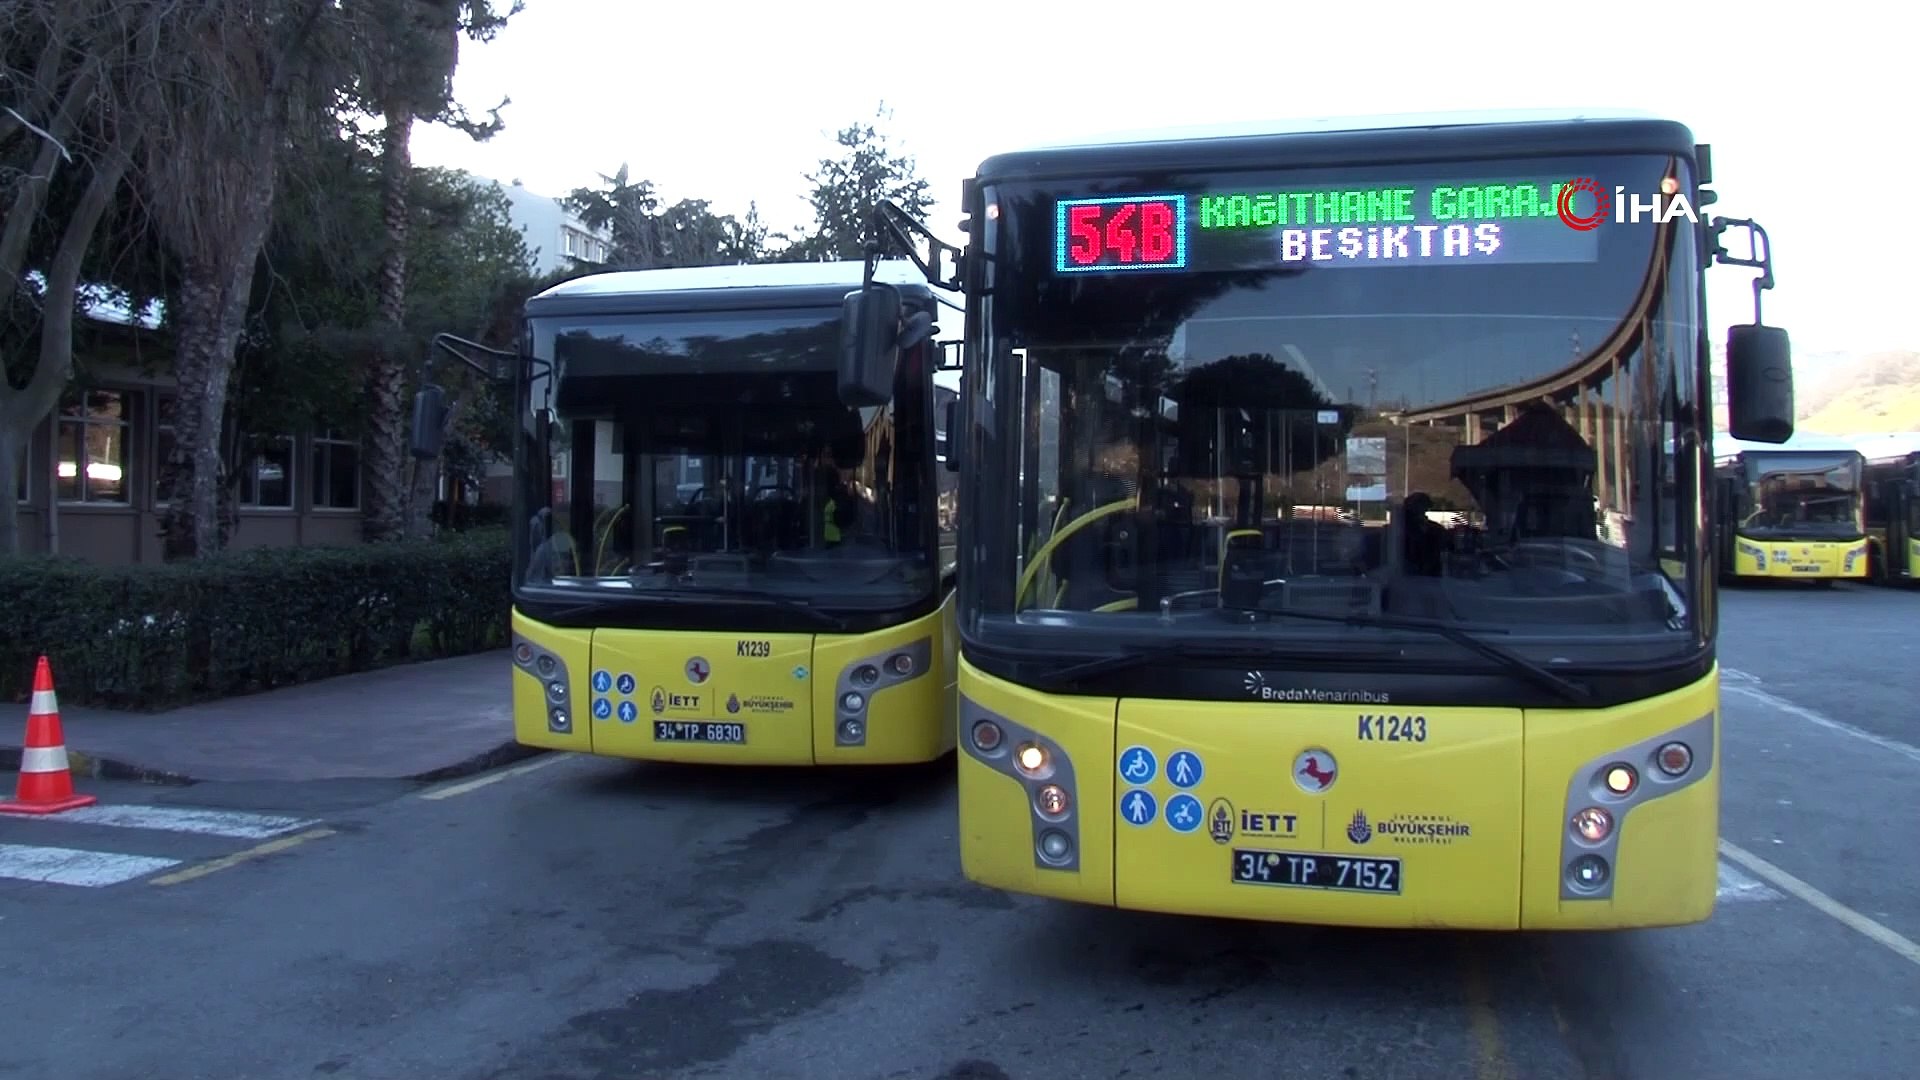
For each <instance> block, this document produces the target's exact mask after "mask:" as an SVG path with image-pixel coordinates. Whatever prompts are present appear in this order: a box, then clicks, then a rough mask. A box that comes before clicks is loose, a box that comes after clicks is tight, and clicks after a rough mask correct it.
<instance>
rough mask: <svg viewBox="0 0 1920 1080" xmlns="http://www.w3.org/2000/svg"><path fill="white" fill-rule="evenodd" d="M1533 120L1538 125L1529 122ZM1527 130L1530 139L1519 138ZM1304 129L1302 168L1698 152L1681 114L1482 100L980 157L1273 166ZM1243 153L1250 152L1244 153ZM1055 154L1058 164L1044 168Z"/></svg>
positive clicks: (984, 175)
mask: <svg viewBox="0 0 1920 1080" xmlns="http://www.w3.org/2000/svg"><path fill="white" fill-rule="evenodd" d="M1527 129H1531V130H1527ZM1523 131H1525V134H1526V136H1527V141H1526V143H1525V144H1524V145H1517V144H1516V143H1515V142H1514V137H1515V136H1516V135H1518V134H1520V133H1522V132H1523ZM1289 137H1300V138H1302V139H1305V140H1311V142H1310V143H1309V142H1302V143H1301V144H1299V145H1298V146H1295V147H1293V148H1291V149H1289V150H1288V152H1287V164H1288V165H1290V166H1299V167H1315V166H1322V165H1348V166H1351V165H1357V164H1362V163H1364V160H1365V159H1375V160H1381V161H1391V160H1406V159H1407V158H1408V156H1409V155H1420V156H1424V155H1426V154H1428V153H1433V154H1436V155H1447V156H1453V155H1459V154H1466V155H1471V156H1489V155H1501V154H1511V153H1514V152H1515V151H1516V150H1522V151H1524V152H1526V153H1530V154H1532V153H1547V154H1589V153H1676V154H1682V155H1686V156H1689V157H1691V156H1692V154H1693V150H1694V140H1693V134H1692V132H1691V131H1689V130H1688V129H1687V127H1686V126H1685V125H1683V124H1681V123H1679V122H1677V121H1674V120H1671V119H1668V118H1666V117H1662V116H1659V115H1657V114H1654V113H1648V112H1642V111H1638V110H1629V109H1612V108H1593V109H1482V110H1472V111H1453V112H1410V113H1387V114H1381V115H1376V116H1311V117H1292V118H1285V119H1272V120H1259V121H1247V122H1235V123H1223V124H1205V125H1197V126H1190V127H1169V128H1150V129H1145V130H1138V131H1123V132H1115V133H1111V134H1104V135H1087V136H1082V137H1073V138H1066V139H1059V140H1054V141H1051V142H1048V143H1045V144H1042V145H1038V146H1030V147H1026V148H1023V149H1018V150H1011V151H1007V152H1004V153H1000V154H995V155H994V156H992V157H989V158H987V159H986V160H984V161H982V162H981V163H980V166H979V168H978V169H976V170H975V177H976V179H978V180H981V181H992V180H1014V179H1039V178H1042V177H1044V176H1050V175H1052V174H1053V172H1054V168H1068V169H1072V168H1076V167H1077V168H1079V169H1094V170H1096V171H1098V170H1104V169H1109V168H1141V169H1160V168H1187V167H1194V166H1195V165H1198V164H1202V163H1205V164H1206V165H1208V166H1209V167H1232V166H1234V165H1241V164H1244V165H1246V166H1249V167H1265V166H1268V165H1271V164H1272V163H1273V162H1272V158H1273V150H1272V148H1271V146H1270V144H1271V142H1272V141H1273V140H1275V139H1281V138H1289ZM1241 159H1245V160H1244V161H1243V160H1241ZM1042 162H1046V163H1047V164H1048V165H1049V166H1052V167H1051V168H1042V167H1041V163H1042Z"/></svg>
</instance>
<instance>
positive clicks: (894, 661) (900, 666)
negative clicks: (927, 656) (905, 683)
mask: <svg viewBox="0 0 1920 1080" xmlns="http://www.w3.org/2000/svg"><path fill="white" fill-rule="evenodd" d="M887 666H888V667H889V668H892V669H893V673H894V674H895V675H898V676H900V677H901V678H903V679H904V678H906V677H907V676H909V675H911V674H913V657H912V656H911V655H909V654H907V653H894V654H893V656H892V657H891V658H889V659H888V660H887Z"/></svg>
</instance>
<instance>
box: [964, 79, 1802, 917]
mask: <svg viewBox="0 0 1920 1080" xmlns="http://www.w3.org/2000/svg"><path fill="white" fill-rule="evenodd" d="M1581 178H1587V179H1585V180H1584V181H1583V180H1582V179H1581ZM1709 181H1710V174H1709V171H1708V168H1707V157H1706V152H1705V149H1704V148H1701V147H1696V145H1695V143H1694V141H1693V137H1692V135H1691V134H1690V133H1689V132H1688V130H1687V129H1686V128H1685V127H1683V126H1681V125H1680V124H1677V123H1672V122H1667V121H1662V120H1657V119H1649V118H1632V117H1591V116H1589V117H1581V118H1562V119H1557V120H1541V119H1525V120H1505V119H1460V118H1438V119H1431V120H1415V121H1398V120H1393V119H1387V120H1371V121H1353V122H1329V121H1315V122H1311V123H1308V124H1303V125H1298V126H1295V127H1291V128H1285V127H1281V126H1277V125H1276V126H1271V127H1263V128H1259V129H1253V130H1245V131H1232V132H1228V131H1221V130H1214V131H1209V132H1204V133H1198V134H1193V135H1182V134H1178V133H1163V134H1151V135H1146V136H1142V137H1138V138H1130V139H1107V140H1093V141H1088V142H1086V143H1082V144H1076V145H1064V146H1055V147H1045V148H1040V149H1035V150H1028V151H1022V152H1018V153H1009V154H1002V155H999V156H995V157H992V158H989V159H988V160H986V161H985V162H984V163H983V164H982V165H981V166H980V167H979V170H978V173H977V175H976V176H974V177H973V178H972V179H971V180H969V181H968V182H966V184H965V185H964V187H963V197H964V204H965V212H966V214H967V223H966V228H967V230H968V231H967V247H966V249H965V251H964V253H963V254H962V257H961V260H960V271H959V273H958V275H957V280H958V281H959V282H960V283H961V284H962V285H963V286H964V291H965V293H966V296H967V305H968V311H967V332H966V334H965V339H966V358H965V381H964V385H963V389H962V396H961V408H960V413H961V417H960V423H959V425H958V430H959V431H960V432H961V437H960V438H959V439H958V440H956V442H955V444H954V447H955V452H956V453H957V454H958V455H959V458H960V468H961V495H960V497H961V501H962V503H963V504H964V505H965V506H966V507H967V513H966V515H965V517H964V518H963V519H962V521H961V525H960V552H961V557H960V597H961V599H960V619H959V626H960V633H961V658H960V678H959V693H960V712H961V719H960V723H961V728H960V744H961V755H960V758H959V847H960V855H961V861H962V865H963V867H964V870H965V873H966V876H967V877H968V878H970V879H971V880H973V881H975V882H979V883H982V884H985V885H988V886H991V887H994V888H998V889H1003V890H1008V891H1012V892H1017V893H1026V894H1032V895H1038V896H1044V897H1053V898H1058V899H1062V900H1068V901H1078V902H1083V903H1088V904H1099V905H1110V906H1116V907H1120V908H1128V909H1136V910H1150V911H1160V912H1173V913H1185V914H1192V915H1201V916H1222V917H1233V918H1242V919H1255V920H1272V921H1284V922H1304V923H1323V924H1345V925H1356V926H1381V927H1428V928H1432V927H1484V928H1498V929H1509V930H1511V929H1516V928H1522V929H1543V928H1567V929H1571V928H1599V927H1627V926H1652V925H1668V924H1683V923H1690V922H1696V921H1699V920H1703V919H1705V918H1707V917H1708V916H1709V914H1710V913H1711V911H1712V910H1713V906H1714V893H1715V887H1716V862H1717V852H1716V841H1717V838H1718V828H1717V826H1718V813H1719V786H1720V743H1719V731H1720V727H1719V715H1720V714H1719V676H1718V666H1717V663H1716V660H1715V653H1714V638H1715V601H1714V592H1713V589H1712V576H1711V567H1712V565H1713V563H1712V558H1711V555H1710V552H1709V543H1708V537H1709V536H1710V532H1709V529H1710V527H1711V524H1712V518H1711V511H1710V510H1709V509H1708V508H1707V507H1708V504H1709V502H1710V500H1709V499H1708V497H1707V486H1708V484H1709V483H1710V479H1711V467H1712V461H1713V454H1712V434H1713V433H1712V425H1711V415H1712V410H1711V408H1710V404H1709V403H1710V402H1711V400H1712V398H1711V390H1710V385H1709V377H1708V362H1707V349H1706V338H1705V335H1706V330H1705V328H1706V325H1707V323H1706V316H1705V314H1704V302H1705V298H1704V287H1703V281H1704V279H1703V273H1704V270H1705V268H1706V264H1707V262H1708V260H1710V259H1712V258H1716V257H1717V258H1719V259H1720V260H1721V261H1725V262H1732V263H1735V264H1737V265H1745V266H1750V267H1754V268H1756V269H1758V270H1760V272H1761V273H1760V276H1759V281H1760V282H1761V284H1759V285H1757V286H1756V292H1755V296H1756V305H1755V318H1754V324H1752V325H1745V326H1737V327H1735V328H1733V330H1732V332H1731V334H1730V339H1731V340H1730V353H1731V356H1730V359H1729V386H1730V389H1729V394H1730V397H1731V399H1732V400H1731V403H1730V405H1731V409H1732V413H1733V430H1734V432H1735V434H1737V435H1741V436H1742V437H1746V438H1753V439H1761V440H1766V441H1771V442H1778V441H1780V440H1783V439H1785V438H1787V437H1789V436H1790V435H1791V433H1792V430H1793V428H1792V408H1791V382H1790V379H1791V368H1790V366H1789V362H1788V343H1787V340H1786V336H1785V334H1784V332H1783V331H1781V330H1779V329H1778V328H1775V327H1767V326H1763V325H1760V319H1759V310H1758V303H1757V300H1758V297H1759V291H1758V290H1759V289H1760V288H1766V287H1771V285H1772V276H1771V269H1770V267H1771V259H1770V257H1769V255H1768V254H1767V253H1766V251H1765V247H1764V236H1765V234H1764V230H1761V229H1760V228H1759V227H1758V226H1757V225H1754V224H1753V223H1751V222H1744V221H1743V222H1738V223H1734V222H1729V221H1728V220H1727V219H1717V220H1714V221H1711V222H1710V223H1709V224H1707V225H1705V226H1696V225H1694V224H1693V223H1692V222H1691V221H1690V214H1692V213H1694V212H1696V211H1695V209H1694V208H1697V207H1701V206H1703V205H1704V204H1706V203H1708V202H1710V201H1711V193H1710V192H1709V191H1706V190H1703V187H1702V185H1703V184H1705V183H1707V182H1709ZM1616 185H1617V186H1618V190H1621V191H1624V192H1629V193H1637V194H1636V196H1635V198H1636V199H1637V200H1638V201H1639V202H1640V203H1652V204H1656V211H1655V212H1654V213H1652V214H1645V213H1642V214H1640V215H1639V217H1641V218H1644V219H1645V220H1635V216H1636V215H1635V214H1634V212H1633V210H1632V205H1633V200H1629V201H1628V205H1627V207H1626V210H1625V211H1624V212H1623V214H1622V215H1621V216H1622V218H1623V219H1624V220H1602V216H1601V215H1598V214H1596V211H1595V209H1594V200H1593V198H1592V195H1591V192H1592V191H1593V190H1595V189H1597V190H1599V191H1601V192H1612V191H1615V190H1616ZM1682 194H1684V195H1685V196H1686V199H1685V200H1684V201H1683V200H1681V199H1679V198H1677V197H1676V196H1679V195H1682ZM1563 196H1564V198H1563ZM1608 205H1609V206H1611V205H1612V199H1611V197H1609V200H1608ZM1562 208H1564V209H1565V210H1566V211H1567V216H1568V217H1571V218H1572V219H1574V222H1575V224H1583V223H1584V224H1591V225H1593V226H1594V227H1592V228H1584V227H1574V226H1573V225H1569V224H1567V223H1566V222H1565V221H1564V220H1563V219H1562V216H1561V213H1560V211H1561V209H1562ZM1736 224H1737V225H1739V226H1741V227H1744V228H1746V229H1748V231H1749V232H1750V234H1751V236H1752V238H1753V246H1754V253H1753V254H1752V255H1748V256H1737V255H1733V254H1730V253H1728V252H1727V251H1726V249H1725V248H1724V247H1723V246H1722V245H1721V243H1720V241H1721V239H1722V238H1723V236H1724V235H1725V234H1726V231H1727V230H1728V229H1729V228H1730V227H1732V226H1734V225H1736ZM1329 507H1338V508H1340V509H1341V510H1343V511H1348V512H1344V513H1343V512H1335V513H1325V512H1323V511H1324V509H1325V508H1329ZM1302 510H1304V511H1305V512H1304V513H1302V512H1300V511H1302ZM1603 517H1604V519H1605V520H1606V521H1607V522H1608V523H1609V528H1608V529H1607V530H1606V532H1607V535H1606V537H1605V538H1602V537H1601V536H1600V531H1601V530H1600V528H1599V522H1600V520H1601V519H1602V518H1603ZM1669 567H1671V569H1670V570H1669V569H1668V568H1669Z"/></svg>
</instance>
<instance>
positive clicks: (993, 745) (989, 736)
mask: <svg viewBox="0 0 1920 1080" xmlns="http://www.w3.org/2000/svg"><path fill="white" fill-rule="evenodd" d="M1004 738H1006V736H1005V735H1004V734H1003V733H1002V732H1001V731H1000V725H999V724H996V723H994V722H993V721H991V720H982V721H980V722H979V723H977V724H975V725H973V745H974V746H976V747H979V748H980V749H981V750H983V751H986V752H987V753H992V752H994V751H995V750H998V749H1000V741H1001V740H1002V739H1004Z"/></svg>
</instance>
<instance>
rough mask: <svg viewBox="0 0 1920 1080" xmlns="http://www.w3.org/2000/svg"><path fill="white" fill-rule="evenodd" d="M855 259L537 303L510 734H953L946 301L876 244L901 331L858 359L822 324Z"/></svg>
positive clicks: (529, 741) (685, 275)
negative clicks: (891, 359)
mask: <svg viewBox="0 0 1920 1080" xmlns="http://www.w3.org/2000/svg"><path fill="white" fill-rule="evenodd" d="M862 269H863V268H862V265H861V264H860V263H858V262H838V263H831V262H830V263H797V264H778V265H754V266H722V267H698V268H683V269H662V270H642V271H616V272H608V273H600V274H594V275H590V276H586V277H581V278H576V279H573V280H571V281H567V282H564V283H562V284H559V285H556V286H554V287H552V288H550V289H548V290H546V291H544V292H542V293H540V294H539V295H537V296H534V297H533V298H531V299H530V300H529V301H528V302H527V305H526V310H525V318H524V338H523V344H522V348H523V350H524V354H525V355H524V356H521V357H518V358H516V359H517V364H516V367H517V368H518V371H517V373H516V377H515V379H514V384H515V392H514V401H515V405H514V410H515V425H514V429H515V445H514V462H515V465H514V476H515V482H516V487H515V492H514V499H513V520H514V521H515V522H516V523H517V525H516V528H515V538H516V539H515V544H514V566H513V616H512V631H513V634H512V663H513V667H514V678H513V718H514V731H515V735H516V737H517V739H518V741H519V742H521V743H523V744H525V745H528V746H537V747H544V748H548V749H554V750H571V751H576V752H580V753H587V754H597V755H603V756H608V757H618V758H633V759H643V760H659V761H675V762H702V763H709V764H713V763H725V764H740V765H749V764H751V765H827V764H845V765H852V764H897V763H907V762H920V761H930V760H934V759H936V758H939V757H941V756H943V755H944V754H946V753H947V752H949V751H951V750H952V749H953V745H954V731H955V726H954V681H955V660H956V656H955V652H956V647H957V646H956V641H957V639H956V636H955V633H954V629H953V619H954V603H953V588H954V573H953V566H952V561H951V560H952V551H953V541H952V534H953V531H954V526H955V521H954V519H953V516H952V514H951V513H949V514H946V515H943V514H942V513H940V507H941V506H942V504H943V503H944V504H950V503H951V501H952V500H951V497H950V495H947V496H946V497H943V494H944V493H947V492H950V490H951V488H952V487H953V485H954V483H955V481H956V480H957V477H953V476H950V475H949V474H948V472H947V470H945V469H944V468H942V467H941V466H940V465H939V463H938V462H937V460H936V450H937V447H936V423H935V415H934V413H935V410H934V401H935V394H936V388H935V382H934V377H935V374H936V371H937V370H938V369H939V368H940V366H941V345H940V343H939V342H936V341H935V340H934V339H933V336H932V335H933V332H934V331H935V330H937V329H938V327H937V326H936V325H934V324H933V321H932V320H933V317H934V316H935V314H936V313H937V308H938V305H940V304H941V303H945V304H947V305H948V306H950V307H953V308H955V309H956V310H957V309H958V308H959V307H960V304H959V302H958V299H957V298H956V297H954V296H950V295H944V296H943V295H941V292H940V290H936V289H934V288H932V287H930V286H929V285H928V284H927V282H926V281H925V280H924V277H923V276H922V275H921V274H920V273H919V272H918V271H916V270H915V269H914V268H913V267H912V266H911V265H908V264H904V263H886V264H883V265H881V266H880V267H879V272H878V277H877V279H876V280H879V281H880V282H881V283H882V285H883V286H884V285H886V284H887V283H889V282H892V283H894V284H893V287H894V288H895V289H896V290H897V293H898V296H899V298H900V306H901V309H902V311H903V312H904V314H905V315H906V316H908V317H910V318H912V319H913V324H914V325H913V328H912V332H911V333H910V334H908V335H907V336H906V337H903V338H901V339H900V340H899V342H898V350H897V351H898V356H897V363H896V364H894V365H893V367H892V369H891V370H889V371H885V372H875V371H872V370H866V371H849V369H848V367H847V365H846V364H845V362H844V357H843V355H842V351H841V341H840V327H841V323H842V316H843V307H844V306H845V304H846V302H847V301H848V300H849V298H850V297H851V298H852V299H854V300H858V298H859V297H860V295H862V294H861V293H860V290H861V288H862V285H863V277H862ZM444 337H445V336H444V335H443V339H444ZM446 340H448V341H452V344H453V346H470V343H461V342H457V341H455V340H453V339H446ZM450 348H451V346H450ZM466 351H469V352H471V351H472V350H471V348H467V350H466ZM434 392H436V393H437V392H438V391H434ZM440 407H441V405H440V404H436V403H429V404H427V405H424V406H422V405H419V404H417V405H416V417H419V416H421V415H422V410H423V409H424V410H425V411H426V414H428V415H431V414H432V413H433V412H434V411H435V410H436V409H437V408H440ZM416 424H418V421H416ZM429 426H430V425H429ZM417 430H418V428H417ZM427 449H428V450H430V448H427Z"/></svg>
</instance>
